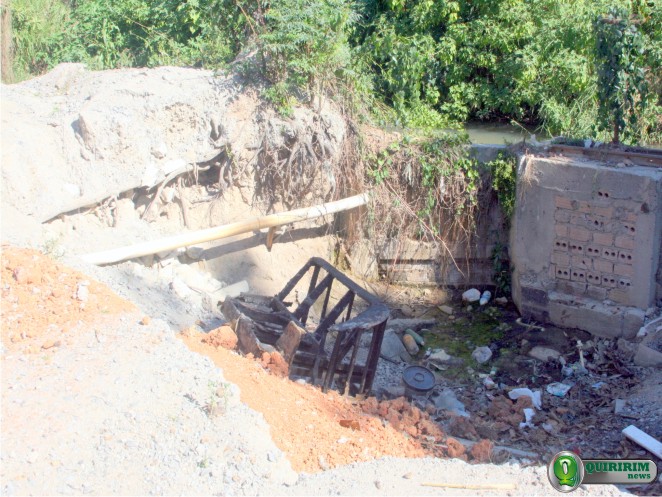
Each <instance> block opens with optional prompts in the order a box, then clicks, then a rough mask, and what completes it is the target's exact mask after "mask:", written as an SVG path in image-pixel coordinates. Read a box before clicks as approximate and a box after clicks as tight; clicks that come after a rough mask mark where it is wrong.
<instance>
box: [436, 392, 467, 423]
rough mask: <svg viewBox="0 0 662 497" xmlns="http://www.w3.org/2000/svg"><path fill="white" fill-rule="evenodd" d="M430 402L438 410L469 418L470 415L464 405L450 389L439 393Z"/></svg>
mask: <svg viewBox="0 0 662 497" xmlns="http://www.w3.org/2000/svg"><path fill="white" fill-rule="evenodd" d="M430 400H431V401H432V402H433V403H434V405H435V406H436V407H437V409H443V410H445V411H449V412H451V413H453V414H455V415H458V416H463V417H465V418H468V417H469V413H468V412H467V410H466V408H465V406H464V404H463V403H462V402H460V401H459V400H458V398H457V397H456V396H455V393H454V392H453V391H452V390H450V389H448V388H446V389H444V390H442V391H441V392H438V393H437V394H436V395H434V396H431V397H430Z"/></svg>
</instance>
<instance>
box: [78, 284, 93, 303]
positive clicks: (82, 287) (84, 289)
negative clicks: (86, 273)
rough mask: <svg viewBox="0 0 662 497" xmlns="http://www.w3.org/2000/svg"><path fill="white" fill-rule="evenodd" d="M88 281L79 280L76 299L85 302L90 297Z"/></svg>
mask: <svg viewBox="0 0 662 497" xmlns="http://www.w3.org/2000/svg"><path fill="white" fill-rule="evenodd" d="M89 284H90V282H89V281H81V282H80V283H78V286H77V287H76V299H77V300H79V301H80V302H87V299H88V298H89V297H90V289H89V288H88V286H89Z"/></svg>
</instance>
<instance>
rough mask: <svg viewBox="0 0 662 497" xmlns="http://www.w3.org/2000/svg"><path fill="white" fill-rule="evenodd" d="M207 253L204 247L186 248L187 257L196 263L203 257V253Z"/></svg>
mask: <svg viewBox="0 0 662 497" xmlns="http://www.w3.org/2000/svg"><path fill="white" fill-rule="evenodd" d="M204 251H205V249H203V248H202V247H195V246H191V247H186V255H188V256H189V257H190V258H191V259H193V260H194V261H197V260H199V259H200V257H202V253H203V252H204Z"/></svg>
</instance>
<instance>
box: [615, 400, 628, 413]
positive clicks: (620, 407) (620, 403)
mask: <svg viewBox="0 0 662 497" xmlns="http://www.w3.org/2000/svg"><path fill="white" fill-rule="evenodd" d="M625 405H626V402H625V401H624V400H623V399H614V414H621V413H622V412H623V411H624V410H625Z"/></svg>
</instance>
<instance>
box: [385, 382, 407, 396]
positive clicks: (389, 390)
mask: <svg viewBox="0 0 662 497" xmlns="http://www.w3.org/2000/svg"><path fill="white" fill-rule="evenodd" d="M382 392H383V394H384V396H386V397H387V398H389V399H397V398H400V397H404V395H405V387H403V386H398V385H391V386H388V387H384V388H383V389H382Z"/></svg>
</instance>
